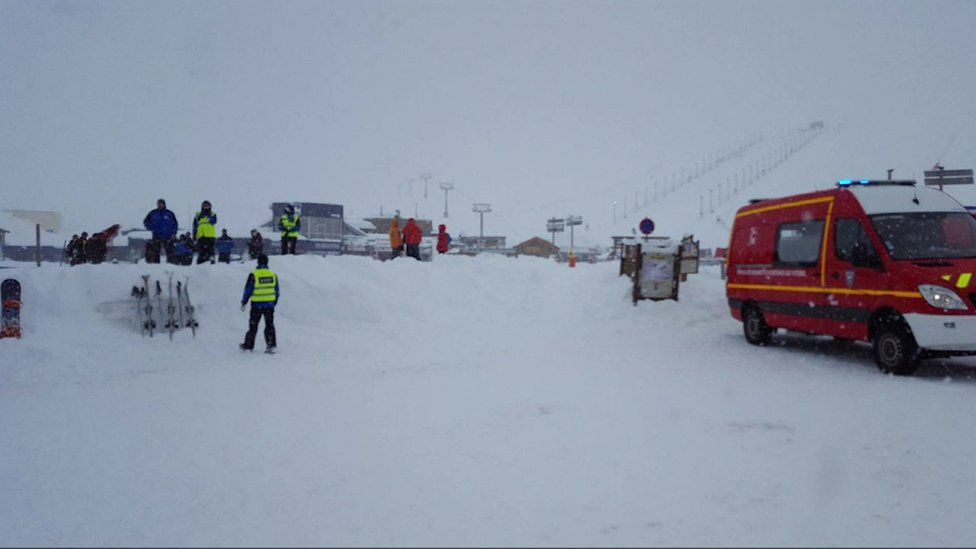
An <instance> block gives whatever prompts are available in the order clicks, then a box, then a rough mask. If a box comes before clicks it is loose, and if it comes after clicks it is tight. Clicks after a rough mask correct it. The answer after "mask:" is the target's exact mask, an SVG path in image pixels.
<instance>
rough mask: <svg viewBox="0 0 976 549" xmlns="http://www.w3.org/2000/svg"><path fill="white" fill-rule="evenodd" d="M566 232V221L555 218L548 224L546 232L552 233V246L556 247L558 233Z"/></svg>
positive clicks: (550, 219)
mask: <svg viewBox="0 0 976 549" xmlns="http://www.w3.org/2000/svg"><path fill="white" fill-rule="evenodd" d="M565 230H566V220H565V219H556V218H555V217H551V218H549V221H547V222H546V231H547V232H550V233H552V245H553V246H555V245H556V233H561V232H563V231H565Z"/></svg>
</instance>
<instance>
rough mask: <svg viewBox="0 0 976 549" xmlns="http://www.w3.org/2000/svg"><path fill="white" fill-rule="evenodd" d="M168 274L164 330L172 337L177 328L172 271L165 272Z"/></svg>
mask: <svg viewBox="0 0 976 549" xmlns="http://www.w3.org/2000/svg"><path fill="white" fill-rule="evenodd" d="M166 274H167V275H168V276H169V301H167V302H166V331H167V332H169V338H170V339H173V333H174V332H176V329H177V328H179V326H177V324H176V301H175V300H174V299H173V273H169V272H168V273H166Z"/></svg>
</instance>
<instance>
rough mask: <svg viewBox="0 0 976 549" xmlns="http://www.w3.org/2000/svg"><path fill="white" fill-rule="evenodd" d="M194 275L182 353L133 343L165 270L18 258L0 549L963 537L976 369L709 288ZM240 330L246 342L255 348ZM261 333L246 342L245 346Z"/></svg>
mask: <svg viewBox="0 0 976 549" xmlns="http://www.w3.org/2000/svg"><path fill="white" fill-rule="evenodd" d="M271 267H272V268H273V269H275V270H277V271H278V272H279V274H280V277H281V281H282V282H281V285H282V301H281V305H280V307H279V309H278V315H277V319H276V320H277V325H278V336H279V353H278V354H277V355H273V356H269V355H265V354H262V353H254V354H244V353H241V352H240V351H239V350H238V349H237V344H238V343H239V342H240V341H241V340H242V337H243V332H244V330H245V327H246V322H247V319H246V315H245V314H244V313H241V312H240V311H239V310H238V303H239V300H240V292H241V289H242V287H243V284H244V279H245V277H246V274H247V272H248V269H249V268H250V267H249V266H248V265H239V264H238V265H231V266H225V265H217V266H208V265H205V266H194V267H188V268H180V269H178V271H177V272H178V273H180V274H181V276H182V275H183V274H189V275H190V277H191V291H192V292H193V294H194V295H193V297H194V299H195V301H196V302H197V306H198V310H199V313H200V321H201V329H200V331H199V333H198V335H197V337H196V339H191V338H190V334H189V333H178V334H177V337H176V340H175V341H172V342H171V341H169V340H168V339H167V338H166V337H159V336H158V335H157V337H155V338H152V339H149V338H144V337H141V336H140V334H139V331H138V330H137V328H136V326H135V324H134V322H133V320H132V317H133V316H134V308H133V304H132V303H131V302H130V301H129V298H128V294H129V290H130V288H131V286H132V285H133V284H135V283H136V282H137V281H138V278H139V275H140V274H142V273H144V272H151V273H152V274H153V275H154V276H162V274H163V272H164V271H165V267H164V266H152V267H147V266H135V265H100V266H82V267H76V268H58V267H56V266H53V265H45V266H44V267H42V268H39V269H38V268H32V267H27V266H20V267H16V268H13V269H4V270H2V271H0V276H3V277H6V276H16V277H18V278H19V279H20V280H21V282H22V283H23V285H24V302H25V308H24V310H23V323H24V338H23V339H21V340H19V341H18V340H2V341H0V545H64V544H70V545H438V546H446V545H972V543H973V540H974V539H976V523H974V521H973V520H972V519H973V516H976V498H974V497H973V493H974V492H973V490H974V486H976V468H974V467H973V460H974V458H976V442H974V441H973V440H972V436H971V433H972V421H973V419H972V418H973V417H974V416H976V399H974V398H973V393H974V391H976V370H974V369H972V368H973V367H974V366H976V361H973V360H969V359H965V360H963V359H959V360H952V361H939V362H934V363H929V364H928V365H927V366H924V367H923V368H922V369H921V370H920V371H919V374H918V375H917V376H916V377H913V378H897V377H891V376H884V375H882V374H880V373H879V372H878V371H877V369H876V368H875V366H874V365H873V362H872V360H871V357H870V353H869V350H868V348H867V347H866V346H863V345H860V344H850V343H837V342H833V341H832V340H829V339H825V338H816V339H815V338H806V337H801V336H789V335H785V336H783V335H781V336H779V337H778V338H777V340H776V344H775V345H773V346H771V347H769V348H757V347H752V346H749V345H747V344H746V343H745V341H744V340H743V338H742V336H741V333H740V326H739V324H738V323H736V322H735V321H734V320H733V319H732V318H731V317H730V316H729V314H728V312H727V307H726V305H725V300H724V287H723V284H722V281H721V280H720V278H719V275H718V272H717V271H716V270H712V269H706V270H705V271H704V272H703V273H701V274H699V275H694V276H692V277H690V279H689V281H688V282H687V283H686V284H684V285H682V288H681V301H680V302H677V303H675V302H661V303H651V302H642V303H640V304H639V306H637V307H633V306H632V305H631V303H630V301H629V292H628V290H629V287H628V284H627V281H626V280H625V279H623V278H618V277H617V276H616V271H617V265H616V264H611V263H603V264H598V265H588V264H582V265H580V266H578V267H577V268H576V269H569V268H567V267H566V266H565V265H559V264H555V263H552V262H548V261H544V260H537V259H533V258H526V257H523V258H518V259H511V258H502V257H478V258H468V257H437V258H435V261H434V262H433V263H418V262H414V261H409V260H405V259H401V260H396V261H394V262H386V263H381V262H377V261H372V260H370V259H366V258H360V257H339V258H336V257H330V258H319V257H304V256H299V257H286V258H272V264H271ZM259 342H260V335H259ZM261 349H263V344H261V343H259V344H258V350H261Z"/></svg>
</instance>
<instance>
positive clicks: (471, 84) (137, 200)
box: [0, 0, 976, 233]
mask: <svg viewBox="0 0 976 549" xmlns="http://www.w3.org/2000/svg"><path fill="white" fill-rule="evenodd" d="M974 32H976V2H972V1H965V2H939V1H924V2H921V1H919V2H905V1H877V2H876V1H864V2H828V1H816V2H800V1H785V2H782V1H721V2H700V1H680V2H614V1H602V2H569V1H560V2H544V1H531V2H529V1H504V2H475V1H463V2H461V1H459V2H412V1H399V2H304V1H293V0H289V1H277V2H270V1H269V2H253V1H232V2H231V1H226V2H224V1H209V2H197V1H193V2H182V1H175V2H170V1H167V2H162V1H158V2H121V1H113V2H96V1H59V2H47V1H33V0H32V1H11V0H0V74H2V75H3V77H2V78H0V208H9V207H20V208H36V209H55V210H60V211H62V212H64V213H65V215H66V216H67V218H68V219H69V220H74V223H73V225H75V226H77V224H78V223H84V224H89V225H91V227H92V228H98V227H97V226H104V225H108V224H110V223H114V222H122V223H124V224H128V225H131V224H133V223H137V222H138V221H139V220H141V218H142V215H144V213H145V212H146V211H147V210H148V209H150V208H151V207H152V206H153V203H154V201H155V199H156V198H157V197H159V196H164V197H167V198H168V200H169V203H170V206H171V207H172V208H173V209H174V210H176V211H177V214H178V215H179V216H180V217H181V221H183V222H185V221H186V219H185V217H187V216H188V214H189V213H190V210H192V209H193V208H194V207H195V206H197V205H199V203H200V201H201V200H203V199H208V200H211V201H212V202H213V203H214V208H215V210H216V211H217V212H218V214H222V215H223V216H224V217H223V219H225V220H231V221H233V222H236V226H237V227H249V226H253V225H256V223H257V221H259V220H258V219H257V218H261V217H264V216H266V215H267V211H268V210H267V205H268V203H269V202H271V201H272V200H306V201H321V202H333V203H340V204H344V205H345V206H346V209H347V215H349V216H352V215H359V216H364V215H369V214H375V213H377V212H378V211H379V209H380V206H383V207H384V208H385V209H386V211H389V209H391V208H395V207H399V208H402V209H403V210H404V211H405V213H409V214H412V213H413V210H414V204H418V206H417V209H418V211H419V213H420V214H421V215H422V216H424V215H425V214H426V215H427V216H430V217H433V218H434V219H435V221H439V219H440V212H441V209H442V208H443V204H442V196H443V195H441V194H439V193H435V192H434V189H433V188H432V189H430V192H429V198H428V199H427V200H423V198H422V197H423V191H422V188H423V182H422V181H421V180H420V179H419V174H420V173H422V172H430V173H431V174H432V175H433V180H432V181H431V187H434V185H435V184H436V183H437V182H439V181H443V180H451V181H453V182H454V184H455V185H456V188H457V191H456V192H455V194H453V195H452V206H453V208H452V209H454V208H456V209H457V210H456V211H458V215H453V212H452V220H455V221H453V227H454V228H455V229H456V230H457V229H460V230H467V231H469V232H470V231H476V230H477V217H476V216H474V215H473V214H470V211H469V210H470V203H471V202H472V201H484V202H491V203H493V204H494V205H495V208H496V212H497V214H498V216H499V217H498V218H497V219H501V220H503V221H504V226H502V227H500V228H499V229H498V230H497V231H496V232H501V233H506V232H508V233H513V232H514V233H520V232H522V233H524V232H526V231H531V230H533V229H531V228H526V227H530V226H531V227H534V226H535V225H539V224H540V223H544V222H540V221H538V220H537V219H535V217H540V218H541V217H542V216H544V215H551V214H552V213H567V212H548V211H542V209H540V207H541V206H543V205H545V204H549V203H553V202H556V201H558V200H560V199H561V198H563V197H585V199H586V200H590V201H592V200H603V198H602V197H603V194H605V193H611V192H613V190H614V189H616V188H622V187H626V185H628V184H630V183H634V182H638V181H643V180H645V179H646V178H648V177H649V176H651V175H653V174H655V173H656V172H657V171H662V172H663V171H666V170H672V169H673V168H674V167H676V166H680V165H682V164H683V163H687V162H690V161H693V160H696V159H697V158H699V157H700V156H701V155H703V154H705V153H708V152H712V151H713V150H715V149H717V148H718V147H721V146H723V145H725V144H727V143H728V142H730V141H732V140H734V139H736V138H738V137H742V136H744V135H749V134H752V133H755V132H757V131H767V132H772V131H777V130H782V129H784V128H787V127H796V126H800V125H804V124H806V123H808V122H809V121H811V120H817V119H824V120H827V121H828V122H830V123H845V124H858V125H861V126H867V127H874V128H877V139H878V140H879V141H880V142H882V143H883V142H884V140H897V139H899V135H904V134H905V133H914V134H918V133H923V134H924V135H929V136H931V142H932V143H934V144H937V145H933V147H934V149H933V150H935V149H938V148H944V147H945V146H946V144H947V143H949V142H950V140H951V139H952V138H953V137H959V136H960V135H961V136H962V137H960V139H961V143H964V144H965V145H966V146H969V145H972V144H976V143H974V142H976V139H973V130H972V128H973V125H974V123H976V107H974V106H973V98H974V96H976V93H974V92H976V70H974V61H976V51H974V50H976V47H974V39H973V33H974ZM874 145H875V147H877V143H875V144H874ZM958 146H959V145H957V147H958ZM857 154H858V151H856V150H852V151H851V155H853V156H855V157H856V156H857ZM969 154H970V159H971V151H969ZM411 178H412V179H414V180H415V181H414V183H413V189H412V191H413V195H412V197H411V195H410V190H411V189H410V186H409V184H408V180H409V179H411ZM635 184H636V183H635ZM461 211H467V212H468V213H467V215H465V216H461V215H460V212H461ZM533 216H535V217H533ZM458 225H460V227H459V226H458Z"/></svg>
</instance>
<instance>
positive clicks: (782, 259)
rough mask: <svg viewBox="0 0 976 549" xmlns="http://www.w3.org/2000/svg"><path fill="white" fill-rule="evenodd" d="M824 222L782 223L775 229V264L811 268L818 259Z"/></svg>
mask: <svg viewBox="0 0 976 549" xmlns="http://www.w3.org/2000/svg"><path fill="white" fill-rule="evenodd" d="M823 230H824V222H823V220H818V221H804V222H802V223H784V224H782V225H780V226H779V227H778V228H777V229H776V264H778V265H783V266H789V267H813V266H814V265H816V264H817V260H818V259H820V244H821V242H822V239H823Z"/></svg>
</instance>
